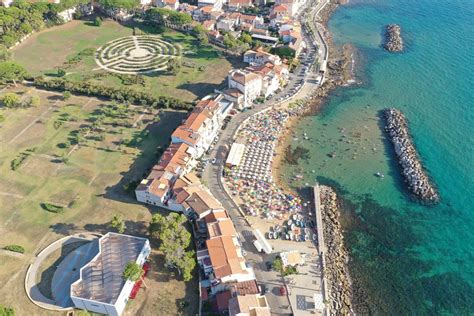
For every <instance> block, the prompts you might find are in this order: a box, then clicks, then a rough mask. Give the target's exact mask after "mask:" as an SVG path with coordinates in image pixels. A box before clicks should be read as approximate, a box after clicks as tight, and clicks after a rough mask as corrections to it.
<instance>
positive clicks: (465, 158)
mask: <svg viewBox="0 0 474 316" xmlns="http://www.w3.org/2000/svg"><path fill="white" fill-rule="evenodd" d="M473 17H474V1H473V0H444V1H440V0H417V1H413V0H377V1H370V0H360V1H354V0H351V1H350V3H349V4H348V5H346V6H342V7H340V8H339V9H338V10H337V11H336V12H335V13H334V15H333V17H332V18H331V20H330V22H329V28H330V31H331V32H332V34H333V36H334V41H335V43H336V44H338V45H342V44H344V43H352V44H353V45H354V46H355V47H356V48H357V51H358V54H356V74H357V78H358V79H359V80H360V81H361V82H362V84H361V85H359V86H356V87H349V88H339V89H337V90H336V91H334V93H333V94H332V96H331V97H330V99H329V100H328V102H327V104H326V105H325V106H324V108H323V110H322V111H321V113H319V114H318V115H315V116H309V117H306V118H304V119H303V120H302V122H301V124H299V125H298V127H297V129H296V130H295V131H296V133H295V135H294V138H293V139H292V141H291V144H292V145H293V146H296V145H299V146H303V147H305V148H307V149H309V150H310V153H311V158H309V159H307V160H300V161H299V163H298V165H297V166H288V165H286V166H285V167H284V174H285V179H286V180H287V181H288V183H289V184H290V185H292V186H295V187H300V186H304V184H305V183H313V182H314V181H315V180H316V179H317V180H318V181H319V182H321V183H329V184H333V185H335V186H336V187H337V188H338V190H339V192H340V193H341V195H342V196H343V198H344V200H345V203H344V204H345V208H344V209H345V210H344V223H345V227H346V229H347V230H346V232H345V236H346V241H347V245H348V247H349V249H350V252H351V262H350V268H351V274H352V278H353V279H354V282H355V285H356V286H360V287H361V288H363V289H364V290H365V292H366V293H367V300H368V302H369V303H368V309H367V310H365V312H367V313H370V314H375V315H440V314H443V315H451V314H452V315H467V314H470V315H472V314H474V101H473V100H474V74H473V72H474V53H473V52H474V18H473ZM388 23H398V24H400V26H401V28H402V35H403V37H404V40H405V43H406V49H405V52H404V53H402V54H390V53H387V52H385V51H384V50H383V49H382V48H381V47H380V45H381V42H382V36H383V27H384V25H386V24H388ZM388 106H394V107H397V108H399V109H401V110H402V111H403V112H404V113H405V115H406V117H407V119H408V121H409V124H410V131H411V134H412V136H413V139H414V142H415V144H416V147H417V149H418V152H419V154H420V156H421V158H422V160H423V164H424V166H425V167H426V169H427V170H428V173H429V174H430V176H431V178H432V179H433V182H434V183H435V185H436V187H437V188H438V190H439V192H440V196H441V203H440V204H439V205H436V206H422V205H420V204H418V203H417V202H416V201H413V200H412V199H411V198H410V195H409V193H408V192H407V190H406V189H405V188H406V187H405V185H404V183H403V179H402V178H401V176H400V170H399V168H398V164H397V162H396V160H394V152H393V149H392V147H391V144H390V143H388V142H387V141H386V140H385V135H384V133H383V132H382V130H381V121H380V118H379V111H380V110H381V109H383V108H385V107H388ZM304 132H306V133H307V136H308V137H309V138H310V140H303V133H304ZM330 156H334V157H330ZM376 172H381V173H383V174H384V175H385V177H384V178H379V177H376V176H375V173H376ZM298 173H301V174H303V175H304V179H303V180H292V179H291V178H292V176H294V175H295V174H298ZM359 312H362V314H365V312H364V311H363V310H361V309H360V308H359Z"/></svg>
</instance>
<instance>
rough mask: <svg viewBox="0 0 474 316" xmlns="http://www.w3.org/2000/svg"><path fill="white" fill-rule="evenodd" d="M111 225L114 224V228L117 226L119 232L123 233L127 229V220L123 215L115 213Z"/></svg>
mask: <svg viewBox="0 0 474 316" xmlns="http://www.w3.org/2000/svg"><path fill="white" fill-rule="evenodd" d="M110 226H112V228H115V229H116V230H117V232H119V233H120V234H122V233H123V232H124V231H125V222H124V220H123V217H122V215H120V214H115V215H114V217H113V218H112V220H111V221H110Z"/></svg>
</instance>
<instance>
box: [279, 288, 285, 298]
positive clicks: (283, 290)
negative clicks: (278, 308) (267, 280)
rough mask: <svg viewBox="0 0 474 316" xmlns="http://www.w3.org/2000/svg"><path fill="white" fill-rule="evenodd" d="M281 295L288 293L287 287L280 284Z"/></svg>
mask: <svg viewBox="0 0 474 316" xmlns="http://www.w3.org/2000/svg"><path fill="white" fill-rule="evenodd" d="M280 295H281V296H285V295H286V288H285V287H284V286H280Z"/></svg>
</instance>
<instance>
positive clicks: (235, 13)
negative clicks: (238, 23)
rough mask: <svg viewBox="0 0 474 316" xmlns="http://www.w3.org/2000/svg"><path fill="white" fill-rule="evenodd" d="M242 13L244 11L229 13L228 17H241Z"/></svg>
mask: <svg viewBox="0 0 474 316" xmlns="http://www.w3.org/2000/svg"><path fill="white" fill-rule="evenodd" d="M241 15H242V13H239V12H232V13H231V14H229V15H228V16H227V18H229V19H240V16H241Z"/></svg>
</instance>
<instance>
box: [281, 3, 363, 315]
mask: <svg viewBox="0 0 474 316" xmlns="http://www.w3.org/2000/svg"><path fill="white" fill-rule="evenodd" d="M346 3H347V1H340V2H337V1H336V3H333V2H329V5H328V6H327V7H326V8H325V9H324V10H323V12H322V13H321V23H319V25H322V26H323V27H324V29H323V30H322V33H323V34H324V37H325V40H326V42H327V46H328V49H329V50H328V53H329V60H328V64H327V73H326V76H327V77H326V78H327V79H326V81H325V82H324V84H323V85H322V86H321V87H320V88H319V89H317V90H316V91H314V92H311V95H310V97H309V98H308V100H307V101H306V102H305V104H304V105H303V106H302V110H301V111H300V113H299V115H296V116H292V117H290V118H289V119H288V120H287V122H286V123H285V125H284V131H283V132H282V133H281V134H280V135H279V137H278V140H277V145H276V147H275V155H274V157H273V161H272V176H273V179H274V182H275V185H276V186H277V187H279V188H281V189H282V190H283V191H285V192H290V193H292V194H295V195H298V196H300V198H302V199H303V198H304V197H303V196H302V195H303V193H301V192H299V193H298V192H295V190H294V189H293V188H291V187H290V183H287V182H286V181H284V180H283V172H284V170H283V165H284V164H285V163H286V162H285V160H286V153H287V150H288V148H289V146H291V141H292V139H293V138H294V137H298V135H296V134H295V132H294V127H295V126H296V125H297V124H299V122H300V121H301V119H302V118H303V117H305V116H307V115H317V114H318V113H319V112H320V110H321V109H322V107H323V106H324V105H325V103H326V101H327V100H328V98H329V96H330V93H331V92H333V91H334V89H336V88H338V87H342V86H350V85H353V84H357V81H356V79H355V57H354V56H355V54H356V49H355V47H354V46H352V45H351V44H345V45H343V47H342V48H338V47H336V46H335V45H334V43H333V41H332V36H331V34H330V33H329V31H328V28H327V23H328V21H329V18H330V17H331V15H332V13H333V12H334V11H335V10H336V9H337V8H338V6H339V5H343V4H346ZM285 108H288V106H286V107H285ZM310 185H311V184H310ZM305 186H307V185H305ZM320 194H321V196H322V200H321V210H322V218H323V227H322V228H321V229H322V231H323V232H324V236H325V240H326V241H325V245H324V248H326V249H327V251H326V252H324V253H323V256H324V257H325V261H326V262H327V263H328V264H327V265H326V266H325V267H323V275H325V279H326V282H327V283H328V287H329V291H328V293H327V294H328V296H327V297H326V300H328V298H329V302H327V303H326V304H329V305H328V308H329V311H330V312H329V314H330V315H348V314H353V313H354V308H353V306H361V305H362V306H363V305H365V304H364V303H363V302H362V301H361V298H362V297H363V296H362V295H358V294H357V293H356V292H358V291H357V288H356V287H354V286H353V284H352V281H351V277H350V271H349V270H350V268H349V264H348V263H349V261H350V258H349V252H348V250H347V249H346V246H345V244H344V237H343V230H344V229H343V225H342V224H341V215H342V213H341V212H342V209H341V203H340V201H339V197H338V195H337V193H336V190H335V188H331V187H328V186H321V187H320ZM318 249H319V247H318Z"/></svg>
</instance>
